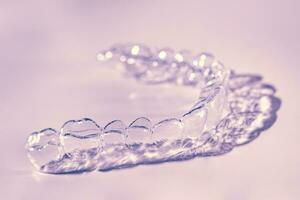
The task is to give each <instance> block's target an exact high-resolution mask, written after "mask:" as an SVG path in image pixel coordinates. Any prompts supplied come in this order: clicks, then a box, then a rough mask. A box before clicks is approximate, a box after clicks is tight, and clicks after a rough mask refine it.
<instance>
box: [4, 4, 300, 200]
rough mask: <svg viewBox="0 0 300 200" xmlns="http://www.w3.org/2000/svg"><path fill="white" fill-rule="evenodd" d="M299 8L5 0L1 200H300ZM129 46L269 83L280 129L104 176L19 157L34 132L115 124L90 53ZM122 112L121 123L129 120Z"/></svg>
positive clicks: (112, 110) (114, 111) (277, 125)
mask: <svg viewBox="0 0 300 200" xmlns="http://www.w3.org/2000/svg"><path fill="white" fill-rule="evenodd" d="M299 8H300V3H299V1H297V0H285V1H280V0H265V1H261V0H252V1H241V0H240V1H233V0H227V1H197V0H195V1H174V0H173V1H157V0H152V1H137V0H136V1H125V0H124V1H120V0H115V1H108V0H102V1H95V0H92V1H83V0H75V1H71V0H67V1H56V2H55V1H19V2H14V1H5V0H4V1H1V2H0V27H1V30H0V42H1V43H0V111H1V114H0V121H1V126H0V130H1V133H0V134H1V140H0V145H1V146H0V148H1V149H0V155H1V159H2V161H1V165H0V188H1V194H0V198H1V199H38V198H42V199H130V200H134V199H156V200H158V199H163V200H166V199H183V198H188V199H217V200H218V199H251V200H252V199H272V200H275V199H292V200H293V199H299V198H300V190H299V184H300V170H299V169H300V156H299V153H300V151H299V141H300V134H299V130H297V128H296V126H297V124H299V119H300V115H299V111H300V110H299V105H298V103H299V100H300V99H299V83H300V80H299V75H300V73H299V72H300V70H299V68H300V66H299V64H300V62H299V56H300V39H299V35H300V20H299V19H300V14H299ZM128 41H132V42H143V43H146V44H149V45H151V46H159V47H164V46H171V47H174V48H175V49H181V48H187V49H190V50H192V51H194V52H200V51H202V50H208V51H210V52H213V53H214V54H215V55H216V56H217V57H218V58H220V59H221V60H222V61H223V62H224V63H225V64H226V65H227V66H229V67H231V68H233V69H235V70H236V71H237V72H252V73H259V74H262V75H263V76H264V77H265V80H266V81H267V82H270V83H274V84H275V86H276V87H277V89H278V96H279V97H280V98H281V99H282V101H283V103H282V107H281V109H280V110H279V118H278V121H277V122H276V123H275V125H274V126H273V127H272V128H271V129H269V130H267V131H266V132H263V133H262V135H261V136H260V137H259V138H258V139H256V140H255V141H254V142H253V143H251V144H249V145H246V146H243V147H240V148H238V149H235V150H234V151H233V152H231V153H229V154H227V155H225V156H222V157H215V158H209V159H203V158H200V159H194V160H191V161H186V162H178V163H166V164H161V165H154V166H139V167H136V168H133V169H127V170H118V171H112V172H108V173H101V172H98V173H97V172H94V173H89V174H84V175H65V176H53V175H43V174H39V173H36V172H35V171H34V170H33V168H32V166H31V164H30V163H29V161H28V159H27V157H26V155H25V153H24V152H25V151H24V144H25V141H26V137H27V136H28V134H29V133H30V132H32V131H35V130H39V129H42V128H46V127H53V128H59V127H60V125H61V124H62V123H63V122H65V121H66V120H68V119H78V118H81V117H86V116H89V117H92V118H93V119H95V120H97V121H99V122H107V121H108V120H110V119H113V118H112V117H115V116H117V115H118V113H119V112H118V110H116V109H112V106H111V107H109V106H105V105H103V103H104V102H105V101H107V99H105V96H106V95H112V96H111V97H110V98H112V97H115V96H114V94H111V92H110V91H111V90H109V89H111V88H108V89H107V87H110V86H109V85H107V84H103V83H104V82H105V81H106V80H107V81H108V77H107V76H105V75H104V74H103V73H102V72H101V70H99V63H97V62H96V60H95V54H96V53H97V52H98V50H101V49H103V48H106V47H108V46H109V45H111V44H113V43H115V42H128ZM105 83H106V82H105ZM104 88H106V89H104ZM103 89H104V90H103ZM114 91H115V93H116V94H119V91H121V89H120V90H118V88H116V90H114ZM103 99H104V100H103ZM116 99H117V98H116ZM109 108H111V109H109ZM110 111H111V112H110ZM140 111H141V110H140ZM121 113H123V114H124V113H126V112H121ZM123 114H119V115H120V116H117V117H125V118H126V117H127V118H130V119H131V117H132V116H123ZM137 115H138V114H137Z"/></svg>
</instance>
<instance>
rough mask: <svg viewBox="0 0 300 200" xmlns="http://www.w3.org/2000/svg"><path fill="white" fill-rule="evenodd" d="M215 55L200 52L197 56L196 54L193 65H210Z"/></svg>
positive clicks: (198, 66) (203, 66)
mask: <svg viewBox="0 0 300 200" xmlns="http://www.w3.org/2000/svg"><path fill="white" fill-rule="evenodd" d="M214 60H215V57H214V56H213V55H212V54H210V53H201V54H199V55H198V56H196V57H195V58H194V60H193V65H194V66H195V67H196V68H197V69H203V68H207V67H210V66H211V65H212V63H213V62H214Z"/></svg>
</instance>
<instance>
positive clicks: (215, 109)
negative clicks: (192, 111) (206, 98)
mask: <svg viewBox="0 0 300 200" xmlns="http://www.w3.org/2000/svg"><path fill="white" fill-rule="evenodd" d="M226 103H227V98H226V91H225V89H224V88H223V87H219V88H218V91H217V93H216V94H215V96H214V97H213V98H212V99H211V101H210V102H209V103H208V104H207V105H206V108H207V111H208V114H207V120H206V124H205V130H210V129H212V128H213V127H214V126H215V125H216V124H217V123H218V122H219V120H220V119H221V118H222V116H224V115H225V114H226V113H225V112H227V110H226V109H224V108H226Z"/></svg>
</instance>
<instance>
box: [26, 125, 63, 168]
mask: <svg viewBox="0 0 300 200" xmlns="http://www.w3.org/2000/svg"><path fill="white" fill-rule="evenodd" d="M25 148H26V151H27V155H28V158H29V160H30V162H31V163H32V164H33V166H34V167H35V168H36V169H37V170H41V171H43V166H45V165H47V164H48V163H49V162H51V161H52V160H57V159H59V158H60V157H61V146H60V142H59V133H58V132H57V131H56V130H54V129H52V128H47V129H43V130H41V131H38V132H34V133H32V134H30V135H29V137H28V139H27V143H26V146H25ZM44 172H46V173H47V171H44Z"/></svg>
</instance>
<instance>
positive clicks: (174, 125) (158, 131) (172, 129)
mask: <svg viewBox="0 0 300 200" xmlns="http://www.w3.org/2000/svg"><path fill="white" fill-rule="evenodd" d="M182 133H183V123H182V122H181V120H179V119H176V118H171V119H166V120H163V121H161V122H158V123H157V124H156V125H154V127H153V134H152V139H153V140H154V141H165V140H174V139H180V138H181V137H182Z"/></svg>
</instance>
